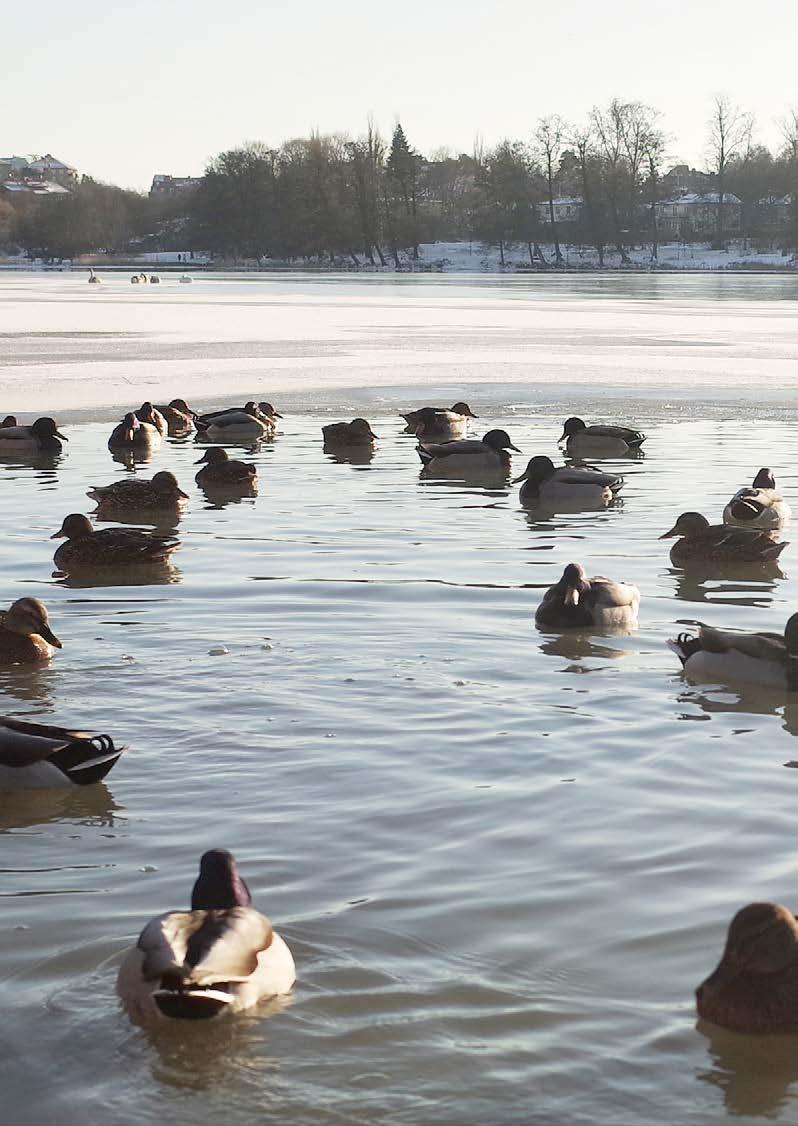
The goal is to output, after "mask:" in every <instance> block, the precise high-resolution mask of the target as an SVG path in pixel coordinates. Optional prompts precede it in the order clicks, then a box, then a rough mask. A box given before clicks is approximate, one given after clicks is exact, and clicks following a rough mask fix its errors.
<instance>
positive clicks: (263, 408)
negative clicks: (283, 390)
mask: <svg viewBox="0 0 798 1126" xmlns="http://www.w3.org/2000/svg"><path fill="white" fill-rule="evenodd" d="M258 410H259V411H260V413H261V414H262V415H263V417H264V418H270V419H271V420H272V421H274V419H276V418H282V417H283V416H282V415H281V414H280V412H279V411H278V410H275V409H274V407H273V406H272V404H271V403H269V402H267V401H266V400H265V399H263V400H261V402H259V403H258ZM276 425H277V424H276V423H275V426H276Z"/></svg>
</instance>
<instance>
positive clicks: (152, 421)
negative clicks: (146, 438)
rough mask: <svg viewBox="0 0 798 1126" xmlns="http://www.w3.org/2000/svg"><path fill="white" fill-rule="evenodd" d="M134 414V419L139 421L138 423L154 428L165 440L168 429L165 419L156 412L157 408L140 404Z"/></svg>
mask: <svg viewBox="0 0 798 1126" xmlns="http://www.w3.org/2000/svg"><path fill="white" fill-rule="evenodd" d="M135 413H136V418H137V419H138V420H139V422H146V423H149V425H150V426H154V427H155V429H156V430H157V431H158V433H159V434H160V435H161V437H162V438H165V437H166V435H167V434H168V433H169V427H168V426H167V423H166V419H165V418H164V416H163V415H162V414H161V412H160V411H159V410H158V408H157V407H154V406H153V405H152V403H150V402H146V403H142V404H141V406H140V407H139V409H138V410H137V411H136V412H135Z"/></svg>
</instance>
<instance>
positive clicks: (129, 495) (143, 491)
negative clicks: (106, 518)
mask: <svg viewBox="0 0 798 1126" xmlns="http://www.w3.org/2000/svg"><path fill="white" fill-rule="evenodd" d="M86 496H88V497H91V499H92V500H94V501H96V502H97V511H98V512H101V511H103V510H110V509H115V510H117V511H119V510H120V509H142V508H146V509H150V510H155V509H166V510H168V511H174V510H175V509H180V508H185V505H186V501H187V500H188V493H184V492H183V490H182V489H181V488H180V486H179V485H178V483H177V478H176V477H175V475H174V473H170V472H169V471H168V470H166V469H164V470H162V471H161V472H160V473H156V474H155V476H154V477H153V478H152V480H151V481H140V480H138V479H137V478H135V477H133V478H126V479H125V480H123V481H114V482H113V484H111V485H94V486H93V487H92V488H91V489H89V491H88V492H87V493H86Z"/></svg>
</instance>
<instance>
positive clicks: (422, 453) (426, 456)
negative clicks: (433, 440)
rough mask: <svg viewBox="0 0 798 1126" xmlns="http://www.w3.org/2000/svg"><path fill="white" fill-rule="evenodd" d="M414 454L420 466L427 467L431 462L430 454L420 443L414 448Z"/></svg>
mask: <svg viewBox="0 0 798 1126" xmlns="http://www.w3.org/2000/svg"><path fill="white" fill-rule="evenodd" d="M416 453H417V454H418V456H419V457H420V458H421V463H422V465H429V463H430V462H431V461H432V454H431V453H430V452H429V450H428V449H426V448H425V447H424V446H422V445H421V443H419V444H418V445H417V446H416Z"/></svg>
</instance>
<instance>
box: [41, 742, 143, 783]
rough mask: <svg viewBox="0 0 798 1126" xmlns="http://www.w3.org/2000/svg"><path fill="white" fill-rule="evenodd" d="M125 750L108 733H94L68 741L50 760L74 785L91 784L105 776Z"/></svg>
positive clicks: (125, 748)
mask: <svg viewBox="0 0 798 1126" xmlns="http://www.w3.org/2000/svg"><path fill="white" fill-rule="evenodd" d="M126 750H127V747H117V746H116V744H115V743H114V741H113V739H112V738H111V736H110V735H95V736H94V738H93V739H75V740H74V741H73V742H72V743H68V744H67V745H66V746H65V747H62V748H61V749H60V750H59V751H56V752H55V754H53V755H51V756H50V762H51V763H52V764H53V766H57V767H58V769H59V770H61V771H62V772H63V773H64V774H65V775H66V777H67V778H68V779H69V781H70V782H72V783H73V784H74V785H75V786H91V785H93V784H94V783H95V782H99V781H100V780H101V779H102V778H105V776H106V774H107V773H108V772H109V771H110V769H111V767H112V766H114V764H115V763H116V762H117V760H118V759H119V758H121V756H122V755H123V754H124V753H125V751H126Z"/></svg>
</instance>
